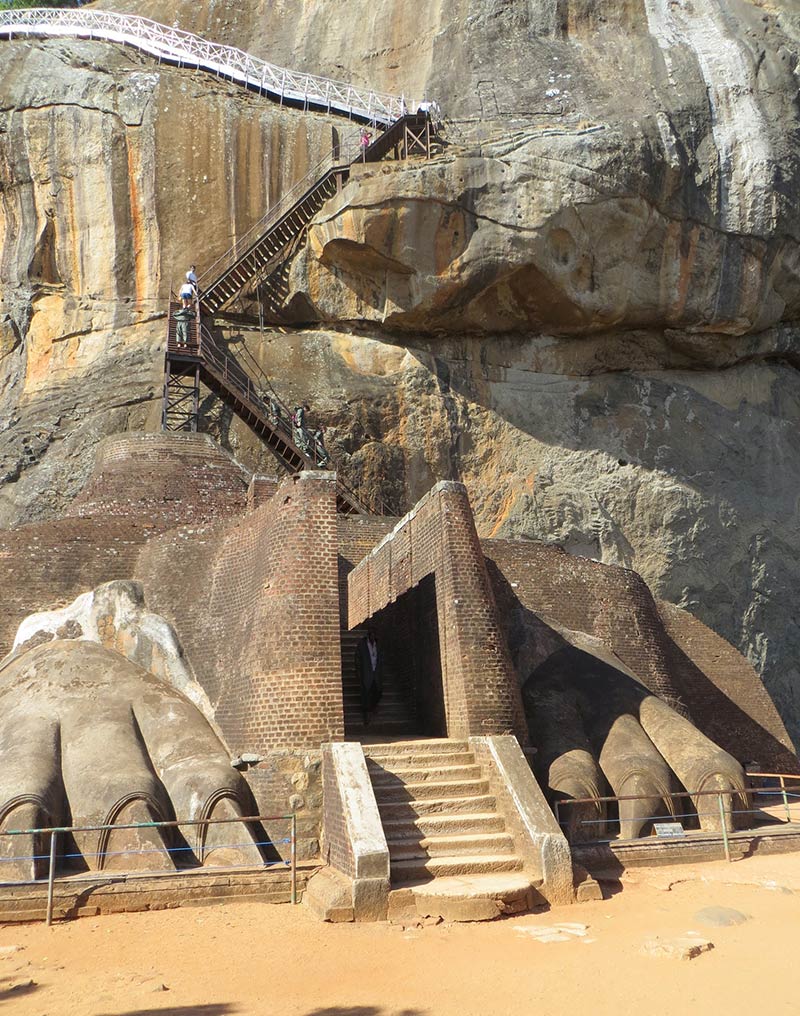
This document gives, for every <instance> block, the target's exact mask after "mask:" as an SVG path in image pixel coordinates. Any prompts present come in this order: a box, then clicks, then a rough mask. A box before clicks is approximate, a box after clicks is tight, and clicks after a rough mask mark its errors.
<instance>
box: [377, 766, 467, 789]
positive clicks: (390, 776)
mask: <svg viewBox="0 0 800 1016" xmlns="http://www.w3.org/2000/svg"><path fill="white" fill-rule="evenodd" d="M368 768H369V774H370V778H371V780H372V785H373V787H374V788H375V790H376V791H377V790H378V789H383V788H384V787H397V786H398V785H399V784H404V785H405V786H407V787H409V788H410V787H412V786H415V785H416V784H418V783H460V782H462V781H464V780H480V779H482V777H483V770H482V769H481V767H480V766H478V765H474V764H473V765H466V766H436V767H431V768H425V769H422V768H414V769H406V768H404V767H400V766H398V767H397V768H396V769H384V768H383V767H382V766H375V765H374V764H373V765H369V766H368Z"/></svg>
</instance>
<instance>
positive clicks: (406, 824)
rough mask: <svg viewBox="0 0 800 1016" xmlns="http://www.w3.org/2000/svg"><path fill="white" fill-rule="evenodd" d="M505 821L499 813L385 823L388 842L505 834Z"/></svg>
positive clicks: (400, 820) (419, 818) (399, 820)
mask: <svg viewBox="0 0 800 1016" xmlns="http://www.w3.org/2000/svg"><path fill="white" fill-rule="evenodd" d="M505 828H506V823H505V819H504V818H503V816H502V815H500V814H499V813H498V812H485V813H483V812H473V813H469V812H466V813H459V814H455V815H447V814H439V815H427V816H422V815H420V816H417V817H415V818H401V819H389V818H387V819H386V820H385V821H384V822H383V831H384V833H385V834H386V839H387V840H390V839H392V840H395V839H401V838H402V837H404V836H409V837H412V838H413V837H415V836H458V835H460V834H466V833H502V832H505Z"/></svg>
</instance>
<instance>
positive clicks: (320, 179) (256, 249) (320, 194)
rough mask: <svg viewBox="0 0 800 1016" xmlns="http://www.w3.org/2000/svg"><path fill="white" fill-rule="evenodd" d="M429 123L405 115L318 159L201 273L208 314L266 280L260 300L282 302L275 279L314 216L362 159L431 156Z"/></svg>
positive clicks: (204, 307) (203, 306)
mask: <svg viewBox="0 0 800 1016" xmlns="http://www.w3.org/2000/svg"><path fill="white" fill-rule="evenodd" d="M430 143H431V121H430V119H429V117H428V116H427V115H426V114H414V115H403V116H401V117H399V118H398V119H397V120H396V121H395V122H394V123H393V124H392V125H391V126H390V127H389V128H388V129H387V130H386V131H384V132H383V133H382V134H379V135H378V137H377V138H375V139H374V140H372V141H371V143H370V144H369V145H368V146H365V145H363V144H362V136H361V134H360V133H359V132H358V131H356V132H354V133H353V134H351V135H350V136H349V137H347V138H345V139H344V140H343V141H342V142H341V143H340V144H339V145H337V147H336V148H335V149H334V150H333V151H332V152H331V153H330V154H329V155H326V156H325V158H324V159H322V161H321V162H319V163H317V165H316V166H314V167H313V168H312V169H311V170H309V172H308V173H307V174H306V175H305V176H304V177H303V179H302V180H300V181H298V183H296V184H295V185H294V187H292V188H291V189H290V190H289V191H287V192H286V194H284V195H283V197H282V198H281V199H280V201H278V202H277V204H275V205H273V207H272V208H270V210H269V211H268V212H267V214H266V215H265V216H264V217H263V218H262V219H261V220H260V221H259V222H257V223H256V224H255V225H254V226H252V227H251V229H249V230H248V231H247V233H245V234H244V236H242V237H241V238H240V239H239V240H238V241H237V242H236V244H234V246H233V247H231V248H230V250H228V251H227V252H226V253H225V254H223V255H222V257H221V258H219V259H218V260H217V261H216V262H214V264H213V265H211V267H210V268H208V269H206V271H205V272H204V273H203V274H202V275H201V277H200V280H199V286H200V293H201V297H200V308H201V311H202V313H203V315H204V316H210V315H213V314H216V313H217V312H219V311H221V310H222V309H223V308H224V307H226V306H227V304H229V303H230V301H231V300H233V299H234V297H236V296H237V295H238V294H239V293H241V292H242V291H243V290H246V289H252V288H253V287H254V286H255V285H257V284H259V283H260V284H262V289H263V293H262V299H263V302H264V303H266V304H267V305H268V306H270V305H278V304H279V302H280V301H279V300H278V299H277V298H276V296H277V294H276V293H274V292H272V286H271V282H272V277H273V276H274V275H275V274H276V273H277V272H278V270H279V269H280V267H281V266H282V264H283V263H284V261H285V260H286V259H287V258H288V257H289V256H290V255H291V254H292V253H294V251H295V250H296V248H297V246H298V244H299V242H300V241H301V239H302V237H303V235H304V234H305V230H306V228H307V226H308V224H309V222H311V220H312V218H313V217H314V216H315V215H316V214H317V212H318V211H319V210H320V208H321V207H322V206H323V204H324V203H325V202H326V201H327V200H328V199H329V198H331V197H333V195H334V194H335V193H336V191H337V190H341V188H342V187H343V186H344V184H345V183H346V182H347V180H348V178H349V175H350V168H351V166H352V165H353V164H354V163H358V162H362V161H363V162H378V161H380V160H381V159H383V158H385V157H386V156H387V155H389V154H390V153H392V152H393V153H394V154H395V155H396V156H397V157H402V158H408V157H409V156H413V155H421V156H428V155H429V154H430Z"/></svg>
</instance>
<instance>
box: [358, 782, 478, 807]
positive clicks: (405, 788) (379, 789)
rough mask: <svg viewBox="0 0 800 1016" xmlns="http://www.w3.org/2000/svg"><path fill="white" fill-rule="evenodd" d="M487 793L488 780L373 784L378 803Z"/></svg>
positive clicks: (418, 800) (416, 801)
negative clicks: (388, 784) (393, 784)
mask: <svg viewBox="0 0 800 1016" xmlns="http://www.w3.org/2000/svg"><path fill="white" fill-rule="evenodd" d="M488 793H489V781H488V780H446V781H444V780H430V781H429V782H427V783H405V784H401V785H400V786H383V785H380V786H375V800H376V801H377V802H378V804H379V805H380V804H384V803H385V804H388V803H389V802H391V801H414V802H415V803H418V802H420V801H422V800H425V799H426V798H441V797H474V796H481V797H482V796H485V795H486V794H488Z"/></svg>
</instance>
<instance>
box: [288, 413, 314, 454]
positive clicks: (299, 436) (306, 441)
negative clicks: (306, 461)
mask: <svg viewBox="0 0 800 1016" xmlns="http://www.w3.org/2000/svg"><path fill="white" fill-rule="evenodd" d="M308 412H310V409H309V407H308V406H307V405H302V406H295V407H294V411H293V412H292V429H293V437H294V443H295V444H296V445H297V447H298V448H299V449H300V451H301V452H302V453H303V455H309V454H310V450H311V440H310V435H309V433H308V430H307V428H306V413H308Z"/></svg>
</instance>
